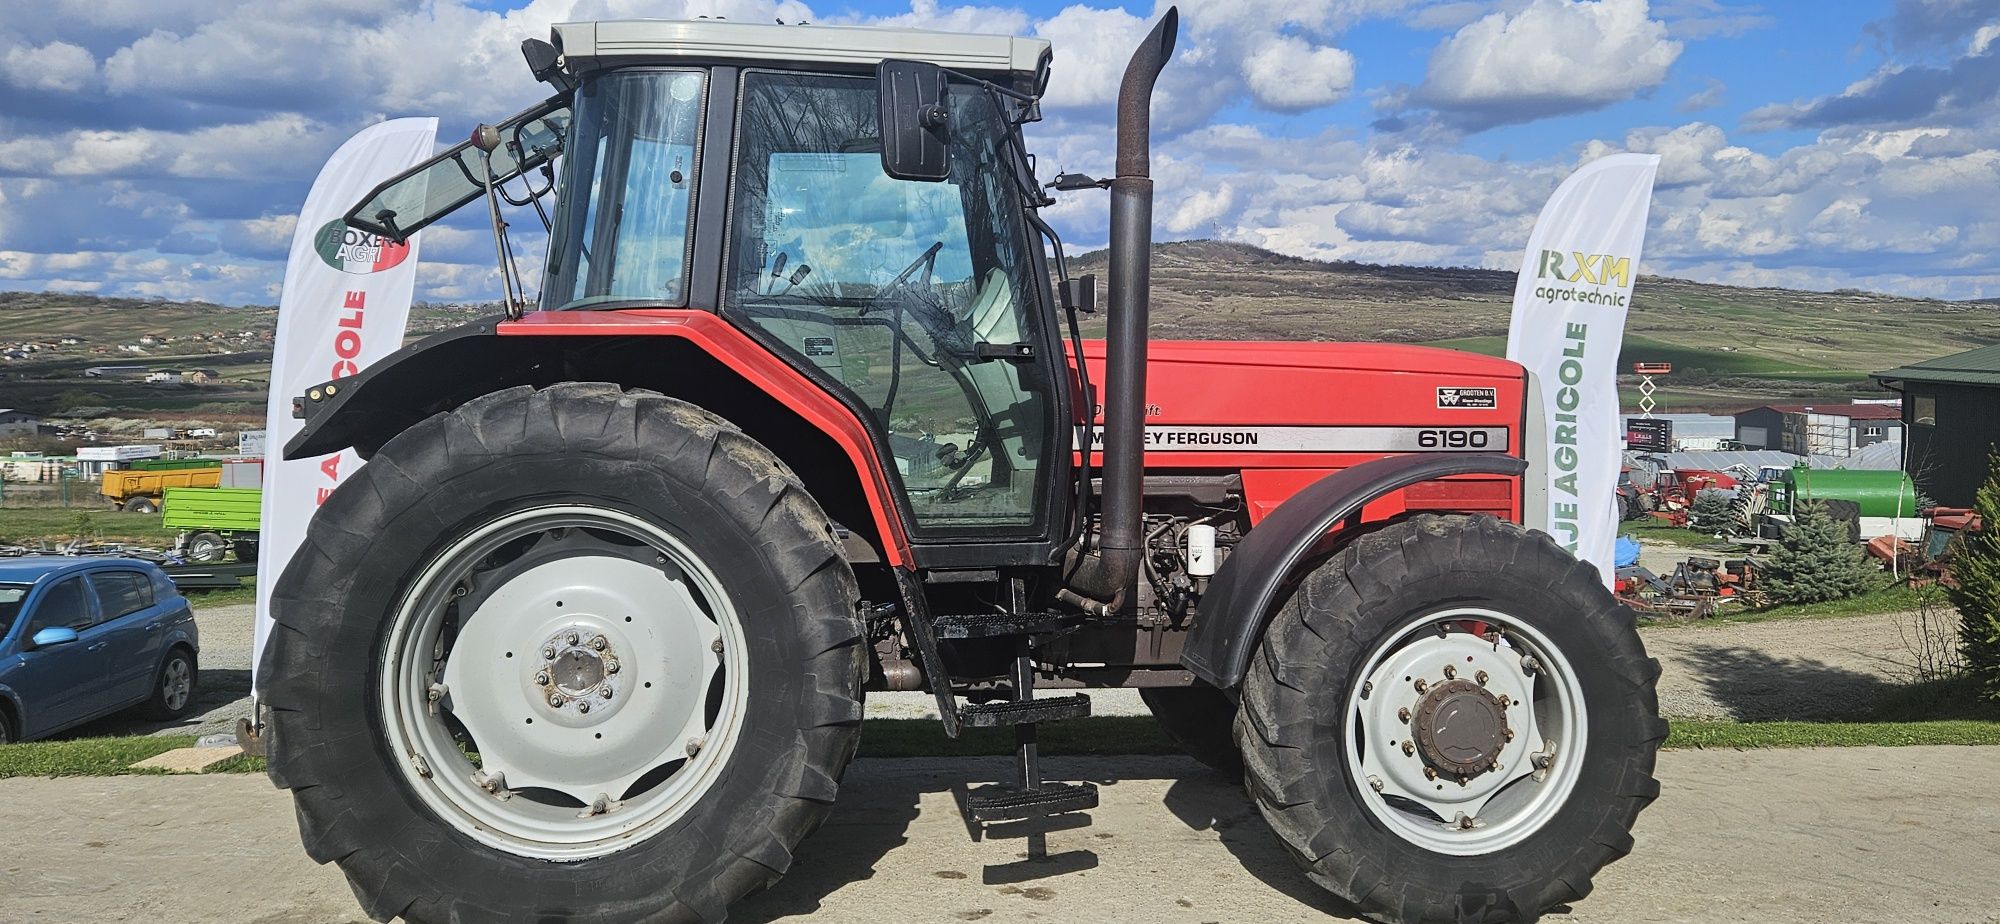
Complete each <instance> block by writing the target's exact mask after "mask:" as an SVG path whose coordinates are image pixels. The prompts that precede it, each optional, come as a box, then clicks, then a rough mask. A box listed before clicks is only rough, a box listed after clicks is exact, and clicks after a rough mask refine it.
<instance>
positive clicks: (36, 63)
mask: <svg viewBox="0 0 2000 924" xmlns="http://www.w3.org/2000/svg"><path fill="white" fill-rule="evenodd" d="M0 79H5V80H6V82H7V83H10V84H13V85H14V86H15V87H17V88H19V89H22V90H28V91H53V92H58V93H74V92H76V91H78V90H82V89H84V88H85V87H88V86H89V85H90V84H91V83H93V82H95V81H96V79H97V59H96V58H95V57H93V56H92V55H91V53H90V51H89V50H88V49H86V48H84V47H83V46H82V45H75V44H71V43H69V42H50V43H48V44H46V45H39V46H28V45H16V46H14V47H12V48H9V49H7V51H6V53H4V54H0Z"/></svg>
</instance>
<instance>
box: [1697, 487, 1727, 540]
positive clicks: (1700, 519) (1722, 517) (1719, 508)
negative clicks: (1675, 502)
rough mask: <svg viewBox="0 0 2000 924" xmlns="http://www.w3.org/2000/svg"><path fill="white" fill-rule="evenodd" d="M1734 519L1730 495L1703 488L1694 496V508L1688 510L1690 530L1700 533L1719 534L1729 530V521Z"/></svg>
mask: <svg viewBox="0 0 2000 924" xmlns="http://www.w3.org/2000/svg"><path fill="white" fill-rule="evenodd" d="M1734 518H1735V514H1734V513H1733V512H1731V510H1730V509H1729V495H1727V494H1724V493H1723V492H1721V491H1718V490H1716V489H1714V488H1703V489H1701V493H1699V494H1696V495H1695V496H1694V506H1693V507H1691V508H1689V509H1688V528H1689V529H1692V530H1694V531H1695V532H1698V533H1719V532H1722V531H1723V530H1725V529H1728V528H1729V521H1730V520H1732V519H1734Z"/></svg>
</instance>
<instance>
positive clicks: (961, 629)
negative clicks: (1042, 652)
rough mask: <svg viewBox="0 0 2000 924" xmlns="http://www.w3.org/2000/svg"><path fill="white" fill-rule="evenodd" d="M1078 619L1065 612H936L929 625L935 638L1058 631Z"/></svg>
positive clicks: (1068, 627) (1039, 633)
mask: <svg viewBox="0 0 2000 924" xmlns="http://www.w3.org/2000/svg"><path fill="white" fill-rule="evenodd" d="M1080 621H1081V619H1080V618H1079V617H1076V616H1072V615H1070V614H1068V613H969V614H964V615H956V614H948V615H944V616H939V617H937V619H936V620H935V621H934V622H932V623H931V625H932V627H933V628H934V629H935V631H936V632H937V637H938V638H952V639H957V638H1003V637H1006V636H1010V635H1043V634H1046V633H1050V632H1061V631H1063V630H1065V629H1070V628H1074V627H1075V626H1076V625H1077V624H1078V623H1079V622H1080Z"/></svg>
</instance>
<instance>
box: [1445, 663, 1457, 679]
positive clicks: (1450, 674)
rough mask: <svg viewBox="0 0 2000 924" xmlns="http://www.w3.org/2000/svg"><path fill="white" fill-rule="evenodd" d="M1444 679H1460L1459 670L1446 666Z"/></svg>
mask: <svg viewBox="0 0 2000 924" xmlns="http://www.w3.org/2000/svg"><path fill="white" fill-rule="evenodd" d="M1444 679H1446V680H1456V679H1458V668H1456V667H1453V666H1451V665H1449V664H1447V665H1445V666H1444Z"/></svg>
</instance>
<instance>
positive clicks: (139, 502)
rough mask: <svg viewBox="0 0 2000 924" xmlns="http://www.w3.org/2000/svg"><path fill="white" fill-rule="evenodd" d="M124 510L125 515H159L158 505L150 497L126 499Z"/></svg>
mask: <svg viewBox="0 0 2000 924" xmlns="http://www.w3.org/2000/svg"><path fill="white" fill-rule="evenodd" d="M124 509H125V512H126V513H159V512H160V505H159V503H158V502H157V501H155V500H153V499H152V498H150V497H128V498H126V499H125V504H124Z"/></svg>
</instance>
